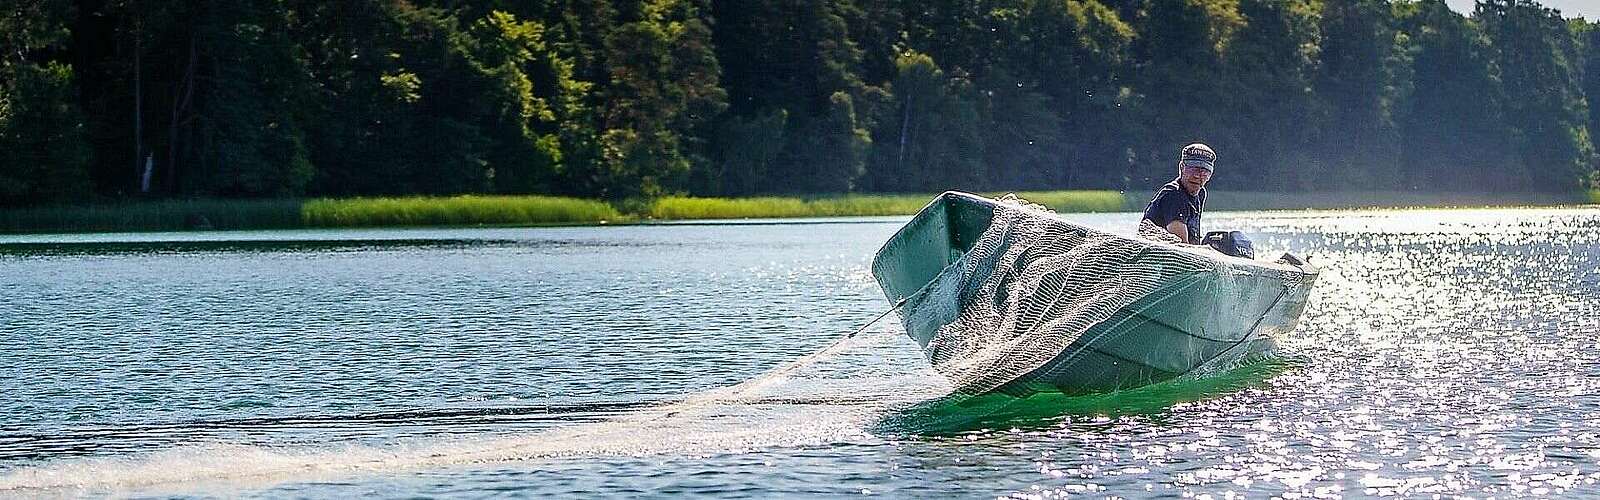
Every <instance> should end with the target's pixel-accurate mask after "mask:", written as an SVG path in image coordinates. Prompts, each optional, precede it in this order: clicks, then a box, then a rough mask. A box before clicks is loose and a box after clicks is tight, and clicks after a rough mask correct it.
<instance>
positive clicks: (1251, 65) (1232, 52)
mask: <svg viewBox="0 0 1600 500" xmlns="http://www.w3.org/2000/svg"><path fill="white" fill-rule="evenodd" d="M1239 13H1240V14H1241V15H1242V16H1243V17H1244V20H1245V24H1244V26H1243V27H1241V28H1239V30H1238V32H1237V34H1236V36H1235V38H1234V40H1233V41H1232V42H1230V43H1229V45H1228V52H1227V53H1226V54H1225V55H1224V57H1223V61H1222V62H1223V66H1224V68H1226V70H1225V71H1224V72H1223V76H1224V79H1223V80H1221V81H1219V82H1216V84H1217V86H1218V87H1221V88H1222V89H1223V90H1224V92H1225V93H1226V94H1227V95H1228V96H1229V98H1228V99H1227V100H1226V101H1225V102H1224V108H1225V110H1224V111H1222V112H1221V113H1220V114H1219V115H1218V116H1219V118H1220V119H1221V120H1222V121H1224V122H1226V123H1227V124H1228V125H1229V128H1230V129H1232V130H1234V131H1236V132H1235V133H1236V134H1238V137H1239V138H1240V140H1238V141H1237V142H1236V143H1235V144H1233V145H1232V146H1231V147H1230V148H1229V149H1228V150H1226V151H1227V153H1228V157H1229V158H1230V159H1229V160H1228V161H1227V162H1226V164H1227V166H1228V169H1227V175H1225V176H1221V177H1219V179H1218V180H1219V181H1220V182H1218V185H1221V186H1250V187H1251V188H1253V189H1262V188H1279V189H1282V188H1288V189H1306V188H1309V187H1312V186H1310V185H1308V184H1309V183H1310V182H1311V181H1312V179H1313V178H1312V177H1310V176H1304V177H1303V176H1300V175H1298V174H1300V170H1301V167H1302V166H1304V165H1305V164H1307V163H1308V162H1310V161H1311V160H1312V159H1313V158H1314V156H1312V155H1310V154H1308V153H1307V151H1306V149H1307V147H1308V146H1310V144H1309V141H1310V139H1311V134H1310V133H1309V130H1308V128H1309V125H1310V123H1311V121H1312V108H1313V102H1312V94H1311V78H1312V72H1313V71H1314V68H1315V65H1314V64H1313V61H1315V59H1316V57H1317V53H1316V48H1317V45H1316V44H1317V32H1316V18H1315V13H1314V12H1313V11H1312V5H1311V4H1310V3H1309V2H1305V1H1298V0H1295V1H1284V0H1242V1H1241V2H1240V3H1239ZM1296 181H1299V182H1296Z"/></svg>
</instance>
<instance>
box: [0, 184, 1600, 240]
mask: <svg viewBox="0 0 1600 500" xmlns="http://www.w3.org/2000/svg"><path fill="white" fill-rule="evenodd" d="M990 194H991V195H994V193H990ZM1018 195H1019V196H1021V197H1022V198H1023V199H1026V200H1029V201H1032V202H1034V203H1039V204H1041V205H1045V206H1048V207H1050V208H1051V209H1054V210H1056V211H1058V212H1063V213H1072V212H1118V211H1136V210H1139V209H1141V208H1142V207H1144V204H1145V202H1146V201H1147V200H1148V199H1149V197H1150V193H1145V192H1138V193H1126V194H1124V193H1119V192H1116V191H1030V192H1022V193H1018ZM932 197H933V195H931V194H927V195H923V194H866V195H845V196H821V197H752V198H696V197H667V198H660V199H657V200H654V201H651V202H643V203H639V202H635V203H627V204H624V205H623V206H625V207H627V209H625V210H619V209H618V208H616V207H614V206H613V205H610V204H607V203H605V202H601V201H596V200H585V199H577V198H561V197H552V196H454V197H420V196H413V197H399V198H349V199H315V200H169V201H142V202H127V203H117V204H106V205H89V206H53V207H37V208H19V209H3V210H0V232H7V233H45V232H106V231H179V230H193V229H217V230H230V229H293V228H340V227H400V226H474V225H524V226H531V225H549V224H596V223H602V222H629V221H633V220H639V219H656V220H690V219H744V218H782V217H837V216H874V215H908V214H912V213H915V212H916V211H917V210H918V209H920V208H922V207H923V205H926V204H927V203H928V201H929V200H930V199H931V198H932ZM1585 203H1594V204H1600V190H1593V191H1587V192H1576V193H1570V194H1548V193H1535V194H1459V193H1416V192H1400V191H1366V192H1344V193H1260V192H1227V191H1214V192H1212V193H1211V195H1210V197H1209V199H1208V200H1207V203H1206V204H1207V207H1206V208H1207V209H1209V210H1213V211H1216V210H1279V209H1291V210H1293V209H1343V208H1404V207H1484V206H1549V205H1578V204H1585Z"/></svg>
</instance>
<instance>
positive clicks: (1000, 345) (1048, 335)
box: [901, 199, 1233, 394]
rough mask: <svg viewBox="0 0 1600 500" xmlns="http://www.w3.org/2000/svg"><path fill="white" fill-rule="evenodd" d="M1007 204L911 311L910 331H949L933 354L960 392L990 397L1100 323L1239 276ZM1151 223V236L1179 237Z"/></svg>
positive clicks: (1217, 264) (905, 316)
mask: <svg viewBox="0 0 1600 500" xmlns="http://www.w3.org/2000/svg"><path fill="white" fill-rule="evenodd" d="M1001 201H1002V203H999V204H996V205H995V209H994V219H993V222H992V224H991V225H990V226H989V227H988V228H987V229H986V230H985V231H984V232H983V234H982V235H981V236H980V237H979V238H978V239H977V240H976V243H975V244H974V245H973V248H972V250H971V251H969V252H967V253H966V254H964V255H963V256H962V257H961V258H960V259H958V260H957V261H956V262H955V263H954V264H952V265H950V266H949V267H947V268H946V269H944V271H943V272H941V273H940V275H939V276H938V277H937V278H935V279H934V280H933V281H932V282H931V283H930V284H929V285H928V287H927V288H926V289H925V290H923V291H922V293H920V294H918V295H917V296H915V297H912V299H911V300H908V301H907V302H906V304H905V306H904V307H903V308H902V309H901V319H902V320H903V321H904V322H905V324H906V326H907V329H908V330H912V331H916V330H917V328H918V325H925V326H926V327H931V326H932V325H940V324H942V325H943V326H940V327H938V330H937V333H936V334H934V336H933V337H932V339H931V340H930V341H929V342H928V343H927V346H926V348H925V352H924V354H925V355H926V356H927V357H928V359H929V360H931V361H932V364H933V367H934V369H935V370H937V371H938V372H940V373H941V374H943V375H944V376H945V377H947V378H949V379H950V381H951V383H952V384H953V385H954V386H955V387H957V388H958V390H959V391H960V392H964V393H968V394H980V393H985V392H990V391H993V390H995V389H998V388H1000V387H1001V386H1003V385H1005V384H1007V383H1009V382H1011V381H1013V380H1017V379H1018V378H1020V377H1023V376H1024V375H1027V374H1028V373H1030V372H1032V371H1034V370H1036V369H1038V368H1040V367H1041V366H1044V365H1045V364H1046V363H1049V362H1050V361H1052V360H1054V359H1056V358H1057V357H1059V356H1063V355H1068V356H1071V355H1074V353H1070V352H1067V350H1068V348H1069V346H1072V345H1073V343H1074V342H1075V341H1077V340H1078V339H1079V338H1080V337H1081V336H1083V335H1084V333H1085V332H1086V331H1088V330H1089V329H1090V328H1091V327H1093V326H1095V325H1096V324H1099V323H1101V322H1103V321H1106V320H1107V319H1109V318H1111V317H1112V316H1113V314H1114V313H1116V312H1117V311H1118V310H1121V309H1123V308H1124V307H1128V306H1129V305H1130V304H1133V303H1134V302H1135V301H1138V300H1139V299H1141V298H1144V297H1146V296H1148V295H1150V294H1152V293H1156V292H1158V291H1159V290H1161V289H1162V288H1163V286H1166V285H1168V284H1171V283H1174V282H1176V281H1179V280H1182V279H1184V278H1192V277H1194V276H1196V275H1199V274H1202V273H1204V274H1210V275H1212V276H1216V277H1219V278H1220V279H1228V278H1229V277H1230V276H1232V274H1233V273H1230V272H1228V271H1229V269H1228V268H1230V267H1232V266H1230V265H1229V264H1227V263H1225V262H1222V261H1219V260H1214V259H1207V258H1204V257H1201V256H1198V255H1194V254H1190V253H1187V252H1182V251H1171V250H1167V251H1152V247H1151V245H1150V244H1149V243H1148V242H1145V241H1138V240H1134V239H1130V238H1125V237H1118V236H1114V235H1111V234H1107V233H1101V232H1098V231H1093V230H1089V229H1086V228H1083V227H1079V226H1076V225H1073V224H1069V223H1066V222H1064V221H1062V220H1060V219H1058V218H1056V217H1055V216H1053V214H1051V215H1045V216H1041V214H1040V213H1039V211H1040V210H1041V208H1039V207H1037V206H1029V205H1027V204H1013V203H1005V202H1006V201H1009V200H1004V199H1003V200H1001ZM1145 225H1146V226H1149V227H1145V228H1141V230H1140V234H1141V236H1146V237H1148V238H1151V239H1161V238H1162V236H1163V235H1165V237H1166V238H1170V239H1171V240H1170V241H1176V238H1175V237H1173V236H1172V235H1171V234H1170V233H1167V232H1166V231H1165V230H1162V229H1160V228H1157V227H1155V226H1153V225H1150V224H1149V223H1148V222H1146V224H1145ZM950 318H954V320H953V321H950ZM1091 340H1092V339H1091Z"/></svg>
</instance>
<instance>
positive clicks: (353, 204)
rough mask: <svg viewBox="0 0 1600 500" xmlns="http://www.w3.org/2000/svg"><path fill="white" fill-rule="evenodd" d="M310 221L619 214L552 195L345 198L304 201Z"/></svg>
mask: <svg viewBox="0 0 1600 500" xmlns="http://www.w3.org/2000/svg"><path fill="white" fill-rule="evenodd" d="M301 216H302V220H303V221H304V223H305V225H306V226H309V227H375V226H461V225H479V224H506V225H510V224H578V223H595V222H603V221H617V220H621V219H623V216H622V214H621V213H619V212H617V209H615V208H613V207H612V206H611V205H608V204H606V203H605V202H600V201H595V200H583V199H577V198H561V197H554V196H453V197H448V198H429V197H403V198H349V199H318V200H310V201H306V202H305V204H304V205H303V206H302V207H301Z"/></svg>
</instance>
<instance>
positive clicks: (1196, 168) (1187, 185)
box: [1140, 143, 1217, 245]
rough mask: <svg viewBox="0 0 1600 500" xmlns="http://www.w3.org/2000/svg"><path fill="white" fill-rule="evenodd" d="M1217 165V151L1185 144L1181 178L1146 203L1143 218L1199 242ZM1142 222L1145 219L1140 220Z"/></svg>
mask: <svg viewBox="0 0 1600 500" xmlns="http://www.w3.org/2000/svg"><path fill="white" fill-rule="evenodd" d="M1216 168H1217V153H1216V152H1215V151H1212V150H1211V147H1210V146H1207V145H1205V144H1200V143H1194V144H1190V145H1188V146H1184V147H1183V151H1182V154H1181V155H1180V156H1179V158H1178V178H1176V179H1173V180H1172V182H1168V183H1167V184H1166V185H1164V186H1161V190H1160V191H1156V196H1155V198H1152V199H1151V200H1150V204H1149V205H1145V207H1144V220H1145V221H1150V223H1151V224H1153V225H1155V227H1157V228H1160V229H1165V230H1167V232H1170V233H1172V235H1173V236H1176V237H1177V238H1178V239H1179V240H1182V241H1183V242H1184V243H1188V244H1190V245H1199V244H1200V243H1201V241H1200V234H1201V233H1200V211H1201V210H1202V209H1204V208H1205V206H1206V183H1207V182H1210V181H1211V172H1212V171H1213V170H1216ZM1140 224H1143V221H1141V222H1140Z"/></svg>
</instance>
